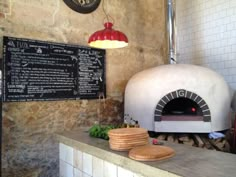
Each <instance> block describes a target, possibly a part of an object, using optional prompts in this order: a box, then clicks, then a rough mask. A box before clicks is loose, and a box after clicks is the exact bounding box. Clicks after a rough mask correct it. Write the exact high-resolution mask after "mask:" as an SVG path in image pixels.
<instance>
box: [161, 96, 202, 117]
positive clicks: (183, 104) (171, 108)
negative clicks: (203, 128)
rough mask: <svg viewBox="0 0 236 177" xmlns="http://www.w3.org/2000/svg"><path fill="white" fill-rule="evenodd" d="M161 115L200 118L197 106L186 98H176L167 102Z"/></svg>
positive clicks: (200, 111) (199, 110)
mask: <svg viewBox="0 0 236 177" xmlns="http://www.w3.org/2000/svg"><path fill="white" fill-rule="evenodd" d="M162 115H163V116H166V115H169V116H170V115H181V116H202V115H203V114H202V110H201V109H200V107H199V105H198V104H197V103H196V102H194V101H193V100H190V99H188V98H176V99H173V100H171V101H169V102H168V103H167V104H166V105H165V107H164V108H163V110H162Z"/></svg>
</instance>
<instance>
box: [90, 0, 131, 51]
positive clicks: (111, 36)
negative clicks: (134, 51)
mask: <svg viewBox="0 0 236 177" xmlns="http://www.w3.org/2000/svg"><path fill="white" fill-rule="evenodd" d="M103 11H104V13H105V15H106V18H107V22H106V23H104V27H105V29H103V30H99V31H96V32H95V33H93V34H92V35H91V36H90V37H89V40H88V44H89V45H90V46H91V47H96V48H102V49H115V48H122V47H126V46H128V38H127V37H126V35H125V34H124V33H122V32H120V31H118V30H115V29H112V26H113V23H111V22H109V17H108V15H107V14H106V12H105V10H104V0H103Z"/></svg>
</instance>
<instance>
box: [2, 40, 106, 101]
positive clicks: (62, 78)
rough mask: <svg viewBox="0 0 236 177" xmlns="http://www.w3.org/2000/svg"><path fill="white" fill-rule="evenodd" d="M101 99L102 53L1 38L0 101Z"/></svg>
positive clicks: (103, 80)
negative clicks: (0, 84) (0, 77)
mask: <svg viewBox="0 0 236 177" xmlns="http://www.w3.org/2000/svg"><path fill="white" fill-rule="evenodd" d="M105 96H106V85H105V50H102V49H94V48H89V47H84V46H78V45H68V44H59V43H52V42H43V41H38V40H30V39H20V38H13V37H3V101H37V100H63V99H97V98H99V97H105Z"/></svg>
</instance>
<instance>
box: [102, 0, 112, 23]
mask: <svg viewBox="0 0 236 177" xmlns="http://www.w3.org/2000/svg"><path fill="white" fill-rule="evenodd" d="M104 2H105V0H102V10H103V12H104V14H105V15H106V17H105V18H104V20H105V19H106V20H107V22H109V17H110V19H111V22H112V23H113V24H114V22H115V21H114V19H113V18H112V17H111V16H110V15H109V14H108V13H107V12H106V10H105V7H104ZM104 20H103V21H104Z"/></svg>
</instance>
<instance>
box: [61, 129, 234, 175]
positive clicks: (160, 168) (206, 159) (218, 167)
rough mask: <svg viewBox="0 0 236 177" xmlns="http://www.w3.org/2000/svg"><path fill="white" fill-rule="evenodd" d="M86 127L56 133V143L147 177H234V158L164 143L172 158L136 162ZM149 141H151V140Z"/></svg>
mask: <svg viewBox="0 0 236 177" xmlns="http://www.w3.org/2000/svg"><path fill="white" fill-rule="evenodd" d="M86 130H87V128H83V129H78V130H76V131H71V132H63V133H58V134H57V138H58V141H59V142H61V143H64V144H67V145H69V146H72V147H77V148H79V149H80V150H81V151H83V152H86V153H89V154H91V155H93V156H96V157H98V158H101V159H103V160H106V161H109V162H111V163H114V164H116V165H119V166H121V167H124V168H126V169H129V170H131V171H133V172H136V173H140V174H142V175H144V176H147V177H157V176H159V175H162V176H165V175H166V176H177V175H178V176H184V177H233V176H236V155H235V154H230V153H224V152H219V151H213V150H206V149H201V148H196V147H191V146H188V145H182V144H175V143H170V142H166V141H163V142H164V145H165V146H168V147H171V148H173V149H174V150H175V153H176V154H175V156H174V157H172V158H169V159H166V160H161V161H155V162H138V161H135V160H132V159H130V158H128V152H118V151H113V150H111V149H110V148H109V143H108V141H105V140H103V139H98V138H93V137H90V136H89V134H88V132H87V131H86ZM150 141H151V140H150Z"/></svg>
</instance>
